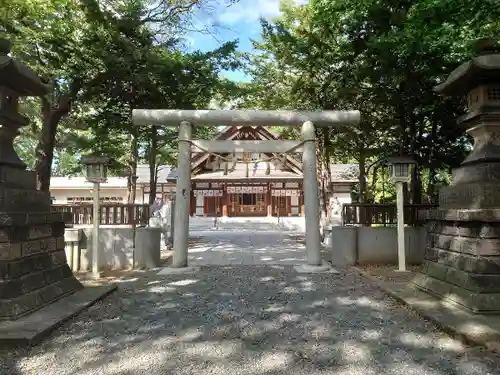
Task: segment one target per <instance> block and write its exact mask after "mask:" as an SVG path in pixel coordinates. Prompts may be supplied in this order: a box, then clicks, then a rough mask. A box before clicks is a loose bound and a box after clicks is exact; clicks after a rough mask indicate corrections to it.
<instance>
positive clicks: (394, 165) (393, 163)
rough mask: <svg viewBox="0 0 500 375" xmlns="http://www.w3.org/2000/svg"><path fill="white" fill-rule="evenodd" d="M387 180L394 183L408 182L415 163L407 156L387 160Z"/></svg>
mask: <svg viewBox="0 0 500 375" xmlns="http://www.w3.org/2000/svg"><path fill="white" fill-rule="evenodd" d="M387 164H388V166H389V178H390V179H392V180H393V181H394V182H408V180H409V179H410V175H411V168H412V167H413V165H414V164H415V161H414V160H413V159H412V158H410V157H409V156H405V155H401V156H393V157H390V158H388V159H387Z"/></svg>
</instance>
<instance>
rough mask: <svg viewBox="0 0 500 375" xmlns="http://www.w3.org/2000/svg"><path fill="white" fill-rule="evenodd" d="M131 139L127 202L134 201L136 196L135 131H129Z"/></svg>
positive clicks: (136, 149)
mask: <svg viewBox="0 0 500 375" xmlns="http://www.w3.org/2000/svg"><path fill="white" fill-rule="evenodd" d="M131 136H132V141H131V143H130V160H129V175H128V179H127V189H128V191H127V202H128V203H130V204H133V203H135V199H136V197H137V178H134V177H137V153H138V146H137V134H136V132H135V131H133V132H132V133H131Z"/></svg>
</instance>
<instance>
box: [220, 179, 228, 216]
mask: <svg viewBox="0 0 500 375" xmlns="http://www.w3.org/2000/svg"><path fill="white" fill-rule="evenodd" d="M228 203H229V194H228V193H227V184H224V185H223V190H222V216H225V217H227V216H229V215H228V211H227V205H228Z"/></svg>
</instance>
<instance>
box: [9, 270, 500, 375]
mask: <svg viewBox="0 0 500 375" xmlns="http://www.w3.org/2000/svg"><path fill="white" fill-rule="evenodd" d="M499 371H500V358H499V357H496V356H494V355H493V354H490V353H487V352H484V351H482V350H480V349H478V348H468V347H464V346H463V345H462V344H460V343H459V342H457V341H455V340H453V339H450V338H448V337H447V336H446V335H444V334H442V333H439V332H436V331H435V330H434V329H433V327H432V326H431V325H430V324H429V323H427V322H425V321H423V320H421V319H419V318H418V317H416V316H414V315H413V314H412V313H410V312H409V311H407V310H405V309H404V308H402V307H399V306H398V305H395V304H394V303H392V302H391V301H389V300H387V299H386V298H385V297H384V295H383V294H382V292H380V291H379V290H378V289H377V288H376V287H375V286H373V285H371V284H369V283H368V282H367V281H366V280H365V279H363V278H362V277H360V276H358V275H357V274H355V273H352V272H350V271H347V270H344V271H343V273H342V274H341V275H334V274H315V275H304V274H302V275H299V274H297V273H295V272H294V271H293V269H292V267H291V266H274V267H273V266H268V265H261V266H212V267H202V269H201V270H200V271H199V272H198V273H197V274H193V275H175V276H173V275H171V276H167V277H165V276H164V277H159V276H156V275H155V274H152V273H149V274H142V277H139V278H138V279H136V278H131V279H130V280H124V282H122V283H121V284H120V290H119V292H118V293H116V294H114V295H113V296H111V297H110V298H108V299H107V300H105V301H104V302H103V303H101V304H99V305H97V306H95V307H93V308H92V309H90V310H89V311H87V312H85V313H84V314H82V315H81V316H80V317H78V318H77V319H76V320H74V321H73V322H72V323H68V324H67V325H66V326H64V327H62V328H61V329H60V331H59V332H58V333H57V334H56V335H55V336H54V337H52V338H50V339H48V340H47V341H46V342H44V343H43V344H42V345H40V346H38V347H36V348H34V349H32V350H30V351H23V350H22V351H18V352H0V373H1V374H9V375H21V374H22V375H24V374H26V375H28V374H37V375H38V374H39V375H44V374H47V375H52V374H57V375H69V374H78V375H89V374H93V375H97V374H100V375H101V374H102V375H140V374H147V375H160V374H161V375H165V374H171V375H181V374H182V375H184V374H201V375H203V374H219V375H225V374H228V375H240V374H241V375H257V374H266V375H277V374H290V375H295V374H307V375H316V374H322V375H323V374H342V375H371V374H398V375H400V374H401V375H413V374H415V375H431V374H432V375H438V374H439V375H440V374H463V375H472V374H482V375H483V374H494V373H499Z"/></svg>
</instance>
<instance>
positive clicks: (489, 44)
mask: <svg viewBox="0 0 500 375" xmlns="http://www.w3.org/2000/svg"><path fill="white" fill-rule="evenodd" d="M492 81H494V83H500V44H499V43H498V41H495V40H492V39H487V38H485V39H480V40H479V41H477V42H476V57H474V58H473V59H472V60H470V61H467V62H465V63H463V64H462V65H460V66H459V67H458V68H456V69H455V70H454V71H453V72H451V73H450V75H449V76H448V78H447V79H446V81H445V82H443V83H442V84H440V85H438V86H436V87H434V91H436V92H437V93H439V94H443V95H446V96H452V95H457V96H459V95H466V94H468V93H469V92H470V91H471V90H472V89H474V88H475V87H477V86H479V85H480V84H482V83H492ZM495 81H496V82H495Z"/></svg>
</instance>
